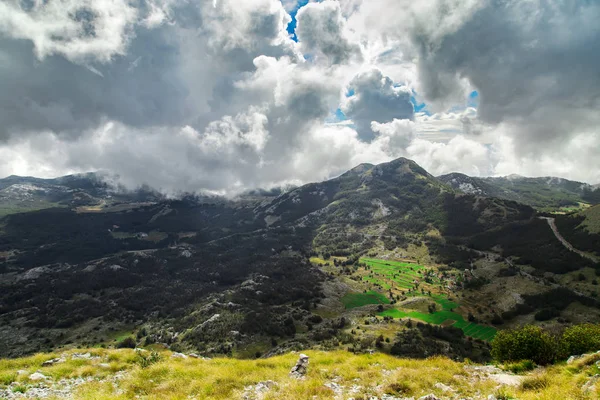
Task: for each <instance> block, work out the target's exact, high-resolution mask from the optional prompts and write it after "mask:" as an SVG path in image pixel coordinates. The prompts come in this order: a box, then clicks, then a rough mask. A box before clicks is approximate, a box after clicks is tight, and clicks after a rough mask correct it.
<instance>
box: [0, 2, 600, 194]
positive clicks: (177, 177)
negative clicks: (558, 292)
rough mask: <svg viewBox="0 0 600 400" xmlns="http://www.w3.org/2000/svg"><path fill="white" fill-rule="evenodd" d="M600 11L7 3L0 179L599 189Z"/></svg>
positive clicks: (216, 186) (184, 188)
mask: <svg viewBox="0 0 600 400" xmlns="http://www.w3.org/2000/svg"><path fill="white" fill-rule="evenodd" d="M599 20H600V2H597V1H593V0H582V1H577V2H574V1H571V0H562V1H561V0H519V1H517V0H423V1H414V0H410V1H405V0H339V1H334V0H324V1H307V0H302V1H296V0H282V1H280V0H245V1H239V0H195V1H190V0H45V1H42V0H4V1H2V2H0V159H2V160H3V162H2V163H0V176H8V175H12V174H15V175H31V176H39V177H55V176H60V175H65V174H69V173H78V172H87V171H105V172H107V173H109V174H111V175H115V176H118V179H119V180H120V183H121V184H123V185H125V186H126V187H129V188H132V189H133V188H135V187H138V186H139V185H142V184H147V185H150V186H152V187H154V188H156V189H159V190H161V191H163V192H165V193H169V194H176V193H181V192H207V193H218V194H226V195H228V194H236V193H240V192H242V191H245V190H248V189H253V188H271V187H278V186H284V185H290V184H292V185H298V184H302V183H307V182H312V181H320V180H323V179H327V178H330V177H333V176H336V175H339V174H340V173H342V172H344V171H345V170H348V169H350V168H352V167H354V166H356V165H357V164H360V163H363V162H369V163H379V162H385V161H389V160H391V159H394V158H398V157H407V158H410V159H413V160H415V161H416V162H417V163H419V164H420V165H421V166H423V167H424V168H425V169H427V170H428V171H429V172H430V173H432V174H434V175H440V174H445V173H449V172H462V173H466V174H469V175H473V176H499V175H509V174H520V175H525V176H559V177H564V178H568V179H573V180H579V181H583V182H588V183H592V184H596V183H600V112H599V110H600V67H599V66H600V24H598V21H599Z"/></svg>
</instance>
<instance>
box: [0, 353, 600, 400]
mask: <svg viewBox="0 0 600 400" xmlns="http://www.w3.org/2000/svg"><path fill="white" fill-rule="evenodd" d="M306 354H307V355H308V356H309V364H308V369H307V373H306V375H305V376H304V378H303V379H296V378H294V377H291V376H289V375H288V373H289V371H290V369H291V368H292V366H294V364H295V362H296V360H297V359H298V353H295V354H286V355H282V356H277V357H271V358H268V359H261V360H236V359H231V358H214V359H198V358H193V357H190V356H186V355H182V354H180V353H172V352H169V351H160V353H156V355H155V356H153V355H152V354H151V353H150V352H148V351H145V350H137V351H134V350H130V349H122V350H105V349H91V350H77V351H68V352H61V353H45V354H37V355H35V356H32V357H27V358H20V359H14V360H1V361H0V397H2V398H8V399H12V398H15V399H18V398H52V396H55V397H54V398H60V399H69V398H75V399H107V398H110V399H134V398H144V399H161V400H162V399H185V398H193V399H245V400H250V399H252V400H255V399H264V400H267V399H345V398H354V399H365V398H369V399H387V400H398V399H409V398H410V399H428V400H434V399H448V398H470V399H482V400H483V399H487V400H489V399H509V398H512V399H516V398H518V399H522V400H527V399H536V400H555V399H575V398H579V399H585V398H589V399H592V398H597V397H596V396H598V395H600V385H594V383H595V380H594V378H593V374H594V373H595V372H597V367H596V366H594V362H595V361H596V360H597V359H598V357H597V355H594V356H591V357H587V358H583V359H581V360H578V361H577V362H576V363H573V364H570V365H557V366H552V367H547V368H537V369H535V370H534V371H531V372H520V373H519V374H514V373H511V372H509V371H505V370H502V369H501V368H498V367H495V366H491V365H487V366H484V365H477V364H473V363H460V362H455V361H452V360H449V359H447V358H441V357H434V358H430V359H427V360H410V359H399V358H395V357H390V356H386V355H383V354H373V355H368V354H365V355H352V354H350V353H348V352H344V351H337V352H317V351H310V352H307V353H306ZM50 360H54V364H52V365H48V366H45V365H44V363H46V364H49V363H52V361H50ZM149 360H151V361H149ZM501 367H502V366H501Z"/></svg>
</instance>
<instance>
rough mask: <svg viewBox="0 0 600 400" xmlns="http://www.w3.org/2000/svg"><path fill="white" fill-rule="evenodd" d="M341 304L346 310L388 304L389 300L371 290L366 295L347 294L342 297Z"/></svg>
mask: <svg viewBox="0 0 600 400" xmlns="http://www.w3.org/2000/svg"><path fill="white" fill-rule="evenodd" d="M342 303H344V306H345V307H346V308H356V307H362V306H366V305H367V304H390V299H388V298H387V297H385V296H384V295H382V294H381V293H377V292H374V291H372V290H371V291H368V292H366V293H348V294H347V295H345V296H344V297H342Z"/></svg>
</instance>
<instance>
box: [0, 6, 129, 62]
mask: <svg viewBox="0 0 600 400" xmlns="http://www.w3.org/2000/svg"><path fill="white" fill-rule="evenodd" d="M139 11H140V10H138V9H137V8H135V7H133V6H132V5H131V4H130V3H129V2H127V1H125V0H55V1H39V0H38V1H31V2H21V1H18V0H7V1H3V2H1V3H0V33H3V34H5V35H8V36H10V37H13V38H15V39H26V40H30V41H31V42H32V43H33V45H34V50H35V53H36V55H37V57H38V58H39V59H40V60H43V59H44V58H45V57H47V56H49V55H53V54H61V55H63V56H65V57H66V58H68V59H69V60H71V61H75V62H85V61H100V62H103V63H107V62H110V61H111V60H112V58H113V57H114V56H115V55H123V54H124V53H125V51H126V47H127V44H128V42H129V40H130V39H131V37H132V35H133V25H134V24H135V23H136V21H137V19H138V15H139Z"/></svg>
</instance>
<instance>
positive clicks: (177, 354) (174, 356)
mask: <svg viewBox="0 0 600 400" xmlns="http://www.w3.org/2000/svg"><path fill="white" fill-rule="evenodd" d="M171 358H181V359H182V360H185V359H186V358H188V356H186V355H185V354H183V353H173V354H172V355H171Z"/></svg>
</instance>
